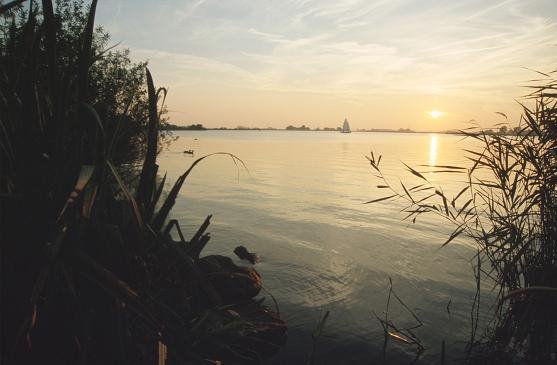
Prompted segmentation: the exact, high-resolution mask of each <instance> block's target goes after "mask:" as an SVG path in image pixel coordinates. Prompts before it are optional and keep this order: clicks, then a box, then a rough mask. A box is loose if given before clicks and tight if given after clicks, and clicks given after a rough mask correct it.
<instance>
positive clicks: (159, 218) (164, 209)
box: [152, 152, 246, 232]
mask: <svg viewBox="0 0 557 365" xmlns="http://www.w3.org/2000/svg"><path fill="white" fill-rule="evenodd" d="M215 155H226V156H230V157H231V158H232V159H233V160H235V161H240V163H241V164H242V166H244V168H246V165H245V164H244V161H242V160H241V159H239V158H238V157H236V156H235V155H233V154H231V153H227V152H215V153H211V154H208V155H205V156H203V157H200V158H198V159H197V160H195V161H194V162H193V163H192V164H191V165H190V167H189V168H188V169H187V170H186V171H185V172H184V173H183V174H182V175H181V176H180V177H178V179H176V182H175V183H174V186H173V187H172V189H171V190H170V193H169V194H168V196H167V197H166V200H165V201H164V203H163V204H162V206H161V208H160V209H159V211H158V213H157V214H156V216H155V217H154V218H153V223H152V228H153V230H154V231H155V232H160V230H161V229H162V226H163V225H164V221H165V220H166V218H167V217H168V214H169V213H170V210H171V209H172V207H173V206H174V203H175V202H176V197H177V196H178V193H179V192H180V189H182V185H183V184H184V181H186V178H187V177H188V175H189V174H190V173H191V171H192V170H193V169H194V167H195V166H196V165H197V164H198V163H200V162H201V161H203V160H204V159H206V158H207V157H211V156H215Z"/></svg>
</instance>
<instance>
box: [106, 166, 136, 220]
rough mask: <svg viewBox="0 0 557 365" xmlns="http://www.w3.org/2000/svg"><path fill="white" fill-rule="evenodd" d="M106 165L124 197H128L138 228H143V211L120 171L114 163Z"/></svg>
mask: <svg viewBox="0 0 557 365" xmlns="http://www.w3.org/2000/svg"><path fill="white" fill-rule="evenodd" d="M106 164H107V165H108V167H109V168H110V171H111V172H112V175H114V178H115V179H116V182H117V183H118V185H119V186H120V189H121V190H122V192H123V193H124V196H125V197H126V199H127V200H128V202H129V203H130V205H131V206H132V210H133V213H134V216H135V219H136V222H137V225H138V227H143V218H142V217H141V211H140V210H139V207H138V205H137V202H136V201H135V199H134V198H133V196H132V194H131V193H130V191H129V190H128V188H127V187H126V184H124V181H122V178H121V177H120V175H119V174H118V171H117V170H116V168H115V167H114V165H113V164H112V162H110V161H108V160H107V161H106Z"/></svg>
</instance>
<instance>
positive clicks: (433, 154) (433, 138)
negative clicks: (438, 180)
mask: <svg viewBox="0 0 557 365" xmlns="http://www.w3.org/2000/svg"><path fill="white" fill-rule="evenodd" d="M436 162H437V135H436V134H431V135H430V136H429V162H428V164H429V166H435V164H436Z"/></svg>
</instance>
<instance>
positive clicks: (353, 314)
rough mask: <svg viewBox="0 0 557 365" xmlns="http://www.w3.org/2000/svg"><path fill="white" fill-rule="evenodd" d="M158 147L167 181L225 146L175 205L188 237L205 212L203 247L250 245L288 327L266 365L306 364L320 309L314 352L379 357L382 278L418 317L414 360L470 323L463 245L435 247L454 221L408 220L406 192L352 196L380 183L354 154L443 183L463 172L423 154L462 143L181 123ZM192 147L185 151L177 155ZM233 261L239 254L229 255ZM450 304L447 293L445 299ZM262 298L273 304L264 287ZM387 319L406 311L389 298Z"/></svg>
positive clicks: (460, 342)
mask: <svg viewBox="0 0 557 365" xmlns="http://www.w3.org/2000/svg"><path fill="white" fill-rule="evenodd" d="M175 135H176V136H178V137H179V138H178V140H177V141H175V142H174V143H173V144H172V145H171V146H170V147H169V149H168V150H166V151H164V152H163V153H162V154H161V155H160V158H159V164H160V170H161V171H167V172H168V175H169V181H171V182H173V181H174V180H175V179H176V177H178V175H179V174H181V173H182V172H183V171H184V170H185V169H187V168H188V167H189V165H190V164H191V163H192V162H193V161H194V158H196V157H200V156H202V155H205V154H209V153H213V152H220V151H223V152H230V153H233V154H235V155H237V156H238V157H240V158H241V159H242V160H243V162H244V163H245V165H246V166H247V168H248V171H246V170H244V169H243V167H242V166H239V165H236V164H235V163H233V161H232V160H231V159H230V158H227V157H225V156H215V157H212V158H210V159H207V160H205V161H204V162H202V163H201V164H200V165H199V166H198V167H196V169H195V170H194V171H193V172H192V174H191V175H190V177H189V178H188V180H187V182H186V184H185V186H184V188H183V190H182V192H181V194H180V197H179V199H178V200H177V203H176V206H175V208H174V210H173V217H174V218H176V219H178V220H179V221H180V224H181V227H182V230H183V231H184V233H185V234H186V235H187V236H191V235H193V233H194V232H195V230H196V229H197V227H198V226H199V224H201V222H202V221H203V219H204V218H205V216H206V215H208V214H213V220H212V224H211V226H210V229H209V231H210V232H211V235H212V239H211V241H210V243H209V245H208V246H207V248H206V250H205V251H204V253H205V254H213V253H218V254H225V255H232V256H233V254H232V250H233V249H234V247H236V246H237V245H240V244H241V245H244V246H246V247H248V249H249V250H251V251H255V252H257V253H259V255H260V256H261V257H262V262H261V263H260V264H258V265H257V266H256V268H257V270H258V271H259V272H260V273H261V274H262V276H263V280H264V285H265V287H266V289H267V290H268V291H269V292H271V293H272V294H273V295H274V297H275V298H276V299H277V301H278V303H279V305H280V311H281V316H282V317H283V319H285V320H286V322H287V323H288V326H289V339H288V344H287V346H286V347H285V348H284V349H283V350H281V352H280V353H279V355H278V356H277V357H276V358H274V359H273V360H272V361H271V363H277V364H279V363H303V362H304V361H305V359H306V356H307V354H308V353H309V352H310V349H311V343H312V339H311V333H312V331H313V329H314V328H315V326H316V325H317V322H318V320H319V317H320V315H322V313H324V312H325V311H327V310H328V311H330V312H331V314H330V317H329V320H328V322H327V325H326V329H325V334H324V336H323V337H322V338H320V339H319V342H318V347H317V359H318V361H319V363H329V364H338V363H352V364H360V363H361V364H364V363H365V364H369V363H373V362H374V360H378V359H380V356H381V349H382V346H383V329H382V327H381V326H380V324H379V322H378V321H377V319H376V318H375V315H374V313H375V314H377V315H380V316H383V315H384V311H385V309H386V299H387V294H388V288H389V278H391V279H392V282H393V286H394V289H395V290H396V292H397V293H398V295H399V296H400V297H401V298H402V299H403V300H404V302H405V303H406V304H407V305H408V306H409V307H410V308H412V309H413V310H414V311H415V313H416V314H417V315H418V316H419V318H420V320H421V321H422V322H423V326H422V327H421V328H419V329H417V330H416V331H415V332H416V334H417V335H418V336H419V338H420V339H421V341H422V342H423V343H424V345H425V346H426V347H427V348H428V349H427V350H426V352H425V354H424V356H423V358H422V360H421V362H423V363H428V362H431V361H437V359H438V353H439V351H440V345H441V341H442V340H445V341H446V343H447V347H448V350H447V352H448V353H449V354H451V356H452V357H454V358H457V357H458V356H460V350H461V349H462V348H463V346H464V342H465V341H466V340H467V339H468V338H469V335H470V320H469V318H470V314H469V313H470V308H471V304H472V299H473V296H474V292H475V282H474V278H473V272H472V264H471V259H472V256H473V254H474V253H475V249H474V246H473V245H472V244H471V243H470V242H467V241H466V240H464V239H457V240H455V241H453V242H452V243H451V244H450V245H448V246H446V247H445V248H443V249H440V246H441V245H442V243H443V242H444V241H445V240H446V238H447V235H448V234H449V233H450V232H451V231H452V228H453V227H451V226H450V225H449V224H447V222H445V221H443V220H442V219H441V218H439V217H435V216H428V217H424V218H423V219H419V220H418V222H416V224H412V222H409V221H403V218H404V216H405V214H403V213H401V212H400V210H401V209H402V208H403V207H404V206H405V204H404V202H403V201H395V202H392V201H384V202H379V203H376V204H363V203H364V202H366V201H369V200H372V199H375V198H379V197H381V196H384V195H386V194H387V192H385V191H384V190H382V189H377V188H376V186H377V185H380V184H382V182H381V181H380V180H379V179H378V178H377V177H376V176H375V174H374V172H373V170H372V169H371V167H370V165H369V163H368V162H367V160H366V159H365V156H366V155H369V153H370V151H372V150H373V151H374V153H379V154H382V155H383V157H382V160H381V166H382V170H383V174H384V176H386V177H387V178H388V180H389V181H390V182H391V183H392V185H393V186H396V187H397V188H399V187H400V182H399V181H400V180H402V181H403V182H404V183H405V184H406V185H407V186H412V185H413V184H416V183H418V181H417V179H416V178H415V177H414V176H413V175H411V174H410V173H408V171H407V170H405V167H404V165H403V164H402V162H404V163H407V164H408V165H410V166H414V167H416V168H417V169H418V170H420V171H424V175H425V176H426V177H427V178H428V179H430V180H431V181H432V182H434V183H435V184H436V185H437V184H438V185H440V186H442V187H443V190H444V191H445V192H446V193H448V194H449V195H450V194H451V193H453V194H454V193H456V192H458V191H459V190H460V188H462V187H463V186H464V184H465V180H466V177H465V176H464V175H461V174H433V173H428V172H427V171H430V168H429V167H427V166H420V165H428V166H436V165H463V166H467V164H468V163H467V161H466V160H465V158H464V155H463V152H462V149H463V148H470V147H473V146H471V142H470V141H461V137H458V136H453V135H440V134H403V133H352V134H341V133H337V132H301V131H296V132H290V131H180V132H175ZM188 149H193V150H195V156H194V157H192V156H189V155H185V154H183V153H182V151H184V150H188ZM238 263H239V264H240V263H241V264H245V262H244V263H242V262H238ZM449 301H450V306H449V311H450V313H449V311H447V305H448V304H449ZM266 303H268V304H269V305H272V301H271V300H270V298H268V299H267V300H266ZM389 312H390V313H389V315H390V318H391V319H392V320H393V322H394V323H395V324H396V325H399V326H401V327H404V326H410V325H412V324H414V323H415V320H414V319H413V318H412V317H411V316H410V315H409V314H408V313H407V312H406V311H405V310H404V308H403V307H402V306H401V305H400V304H398V303H396V302H392V303H391V307H390V311H389ZM412 356H413V348H412V347H410V346H403V345H396V344H391V345H389V348H388V360H390V361H392V362H396V363H400V362H402V363H404V362H408V361H410V360H412Z"/></svg>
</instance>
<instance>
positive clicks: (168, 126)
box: [164, 123, 207, 131]
mask: <svg viewBox="0 0 557 365" xmlns="http://www.w3.org/2000/svg"><path fill="white" fill-rule="evenodd" d="M164 129H166V130H169V131H204V130H207V128H205V127H204V126H203V124H190V125H176V124H171V123H167V124H166V125H165V126H164Z"/></svg>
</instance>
